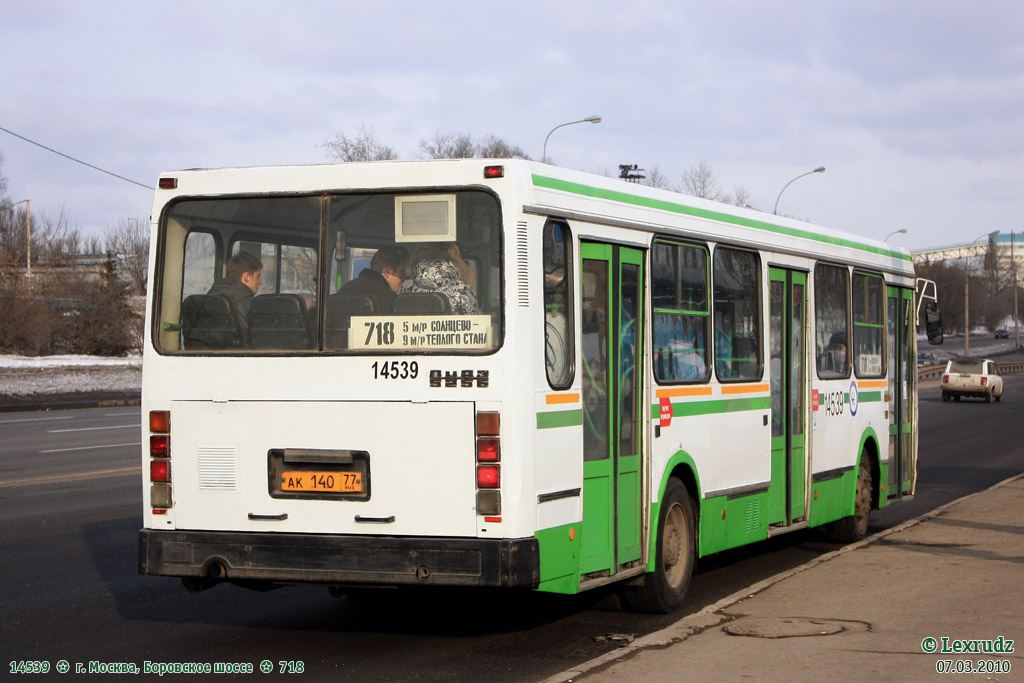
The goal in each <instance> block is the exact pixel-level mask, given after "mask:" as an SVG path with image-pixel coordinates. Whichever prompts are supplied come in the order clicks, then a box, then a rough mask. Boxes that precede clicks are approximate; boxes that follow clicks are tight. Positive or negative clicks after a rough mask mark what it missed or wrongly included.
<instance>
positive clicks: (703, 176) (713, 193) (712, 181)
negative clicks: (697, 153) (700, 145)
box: [681, 161, 722, 201]
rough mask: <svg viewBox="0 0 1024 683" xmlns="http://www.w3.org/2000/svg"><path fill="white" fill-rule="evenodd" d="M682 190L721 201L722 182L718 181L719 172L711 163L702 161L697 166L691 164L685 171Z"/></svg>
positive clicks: (703, 197)
mask: <svg viewBox="0 0 1024 683" xmlns="http://www.w3.org/2000/svg"><path fill="white" fill-rule="evenodd" d="M681 179H682V182H683V186H682V191H683V192H684V193H686V194H688V195H691V196H694V197H700V198H701V199H713V200H715V201H721V199H722V184H721V183H720V182H719V181H718V174H717V173H715V169H714V168H712V167H711V165H710V164H708V163H706V162H704V161H702V162H700V163H699V164H698V165H696V166H690V168H688V169H686V172H685V173H683V175H682V177H681Z"/></svg>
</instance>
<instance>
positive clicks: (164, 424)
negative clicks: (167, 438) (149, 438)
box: [149, 410, 171, 434]
mask: <svg viewBox="0 0 1024 683" xmlns="http://www.w3.org/2000/svg"><path fill="white" fill-rule="evenodd" d="M149 431H151V432H154V433H156V434H170V433H171V411H169V410H151V411H149Z"/></svg>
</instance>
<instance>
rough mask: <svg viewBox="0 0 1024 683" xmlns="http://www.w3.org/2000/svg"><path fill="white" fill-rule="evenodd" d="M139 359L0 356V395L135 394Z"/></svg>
mask: <svg viewBox="0 0 1024 683" xmlns="http://www.w3.org/2000/svg"><path fill="white" fill-rule="evenodd" d="M141 386H142V358H141V357H140V356H127V357H124V358H111V357H104V356H34V357H30V356H0V396H19V395H20V396H25V395H30V396H38V395H45V394H64V393H79V392H137V391H139V389H140V388H141Z"/></svg>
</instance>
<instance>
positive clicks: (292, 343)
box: [249, 294, 313, 349]
mask: <svg viewBox="0 0 1024 683" xmlns="http://www.w3.org/2000/svg"><path fill="white" fill-rule="evenodd" d="M307 320H308V318H307V317H306V302H305V301H304V300H303V299H302V297H301V296H299V295H298V294H260V295H259V296H257V297H256V298H255V299H253V300H252V306H251V307H250V308H249V345H250V346H251V347H252V348H254V349H311V348H313V338H312V336H311V335H310V333H309V323H308V322H307Z"/></svg>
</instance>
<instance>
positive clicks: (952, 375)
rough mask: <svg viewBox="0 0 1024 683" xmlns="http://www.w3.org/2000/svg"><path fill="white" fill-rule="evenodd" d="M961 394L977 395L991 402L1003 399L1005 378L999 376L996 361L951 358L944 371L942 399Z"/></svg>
mask: <svg viewBox="0 0 1024 683" xmlns="http://www.w3.org/2000/svg"><path fill="white" fill-rule="evenodd" d="M961 396H977V397H979V398H983V399H985V403H991V402H992V399H993V398H994V399H995V400H997V401H1001V400H1002V399H1003V378H1002V377H1000V376H999V374H998V371H997V368H996V364H995V361H991V360H951V361H949V362H948V363H947V364H946V371H945V372H944V373H942V400H943V401H948V400H949V399H950V398H953V399H955V400H957V401H959V400H960V397H961Z"/></svg>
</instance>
